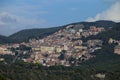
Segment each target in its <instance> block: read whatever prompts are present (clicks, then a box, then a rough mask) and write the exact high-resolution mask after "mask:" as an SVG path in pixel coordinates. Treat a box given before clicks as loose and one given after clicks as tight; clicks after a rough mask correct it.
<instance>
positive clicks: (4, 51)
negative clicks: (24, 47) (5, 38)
mask: <svg viewBox="0 0 120 80" xmlns="http://www.w3.org/2000/svg"><path fill="white" fill-rule="evenodd" d="M0 54H12V52H11V51H10V50H9V49H8V45H0Z"/></svg>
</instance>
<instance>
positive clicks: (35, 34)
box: [9, 21, 116, 42]
mask: <svg viewBox="0 0 120 80" xmlns="http://www.w3.org/2000/svg"><path fill="white" fill-rule="evenodd" d="M81 24H82V25H83V26H84V28H89V27H90V26H97V27H105V28H109V27H113V26H114V25H115V24H116V23H115V22H112V21H96V22H78V23H71V24H67V25H64V26H60V27H53V28H41V29H26V30H22V31H19V32H17V33H15V34H12V35H11V36H9V38H11V39H13V40H15V41H18V42H27V41H28V40H29V39H31V38H36V39H38V38H43V37H46V36H48V35H51V34H53V33H54V32H57V31H58V30H59V29H62V28H65V27H66V26H68V25H81Z"/></svg>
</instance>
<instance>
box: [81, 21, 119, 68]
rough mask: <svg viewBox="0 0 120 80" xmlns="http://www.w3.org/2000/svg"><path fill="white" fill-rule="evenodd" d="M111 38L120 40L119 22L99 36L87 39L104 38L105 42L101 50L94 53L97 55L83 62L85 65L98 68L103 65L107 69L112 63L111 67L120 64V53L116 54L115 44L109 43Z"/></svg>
mask: <svg viewBox="0 0 120 80" xmlns="http://www.w3.org/2000/svg"><path fill="white" fill-rule="evenodd" d="M109 38H113V39H116V40H120V23H117V24H116V25H115V26H114V27H113V28H112V29H110V30H108V31H105V32H103V33H100V34H98V35H97V36H91V37H89V38H86V39H87V40H88V39H102V40H103V41H104V44H103V46H102V49H101V50H98V51H96V52H94V53H93V55H95V56H96V57H95V58H92V59H90V60H88V61H86V62H85V63H83V65H91V66H94V67H95V66H96V67H98V68H100V67H101V68H102V69H107V68H108V67H110V65H111V64H113V65H111V67H112V66H116V68H117V67H118V65H120V64H118V63H119V62H120V55H117V54H114V47H115V44H108V40H109ZM100 65H102V66H100ZM106 66H107V67H106ZM108 69H109V68H108Z"/></svg>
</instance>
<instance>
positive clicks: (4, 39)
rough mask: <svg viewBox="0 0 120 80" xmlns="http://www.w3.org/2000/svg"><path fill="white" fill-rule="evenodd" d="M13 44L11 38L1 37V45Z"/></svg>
mask: <svg viewBox="0 0 120 80" xmlns="http://www.w3.org/2000/svg"><path fill="white" fill-rule="evenodd" d="M11 42H12V40H11V39H10V38H8V37H5V36H2V35H0V44H4V43H11Z"/></svg>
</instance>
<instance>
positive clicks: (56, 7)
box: [0, 0, 120, 35]
mask: <svg viewBox="0 0 120 80" xmlns="http://www.w3.org/2000/svg"><path fill="white" fill-rule="evenodd" d="M119 14H120V0H0V34H2V35H10V34H12V33H15V32H17V31H19V30H22V29H29V28H44V27H55V26H61V25H64V24H68V23H73V22H81V21H96V20H113V21H115V22H120V15H119Z"/></svg>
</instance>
